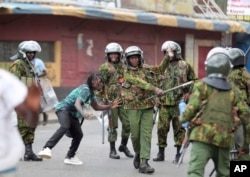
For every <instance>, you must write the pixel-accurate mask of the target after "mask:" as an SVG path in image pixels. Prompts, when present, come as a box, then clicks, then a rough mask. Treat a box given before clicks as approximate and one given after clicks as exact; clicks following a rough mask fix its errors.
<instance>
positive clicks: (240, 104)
mask: <svg viewBox="0 0 250 177" xmlns="http://www.w3.org/2000/svg"><path fill="white" fill-rule="evenodd" d="M229 58H230V57H229V55H228V52H227V50H225V49H224V48H220V47H219V48H218V47H216V48H213V49H212V50H210V52H209V53H208V55H207V58H206V61H205V70H206V77H205V78H203V79H202V80H201V81H198V82H196V83H195V84H194V86H193V91H192V95H191V97H190V99H189V102H188V105H187V107H186V109H185V111H184V112H183V114H182V117H181V120H180V122H181V123H183V122H189V124H190V125H191V127H192V129H191V132H190V135H189V139H190V141H191V142H192V149H191V154H190V161H189V167H188V176H189V177H191V176H192V177H194V176H204V169H205V166H206V164H207V162H208V160H209V159H212V160H213V162H214V164H215V170H216V174H217V176H229V171H230V170H229V150H230V147H231V144H232V131H233V130H234V114H233V108H234V107H235V108H236V110H237V114H238V116H239V118H240V120H241V122H242V123H243V127H244V129H245V130H246V131H245V132H244V134H245V135H246V136H248V137H247V138H246V143H248V144H249V141H250V140H249V134H250V128H249V127H250V124H249V115H250V114H249V108H248V106H247V104H246V103H245V102H244V100H243V99H242V97H241V92H240V91H239V90H238V89H237V88H236V87H234V86H232V85H231V84H230V83H229V82H228V81H227V77H228V74H229V73H230V71H231V67H232V65H231V63H230V60H229Z"/></svg>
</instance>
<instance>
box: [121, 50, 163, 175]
mask: <svg viewBox="0 0 250 177" xmlns="http://www.w3.org/2000/svg"><path fill="white" fill-rule="evenodd" d="M131 48H133V47H131ZM135 48H136V47H135ZM128 49H129V48H128ZM131 53H132V55H130V56H133V55H137V54H136V53H133V51H132V52H131ZM139 53H140V55H139V56H140V58H142V55H141V52H139ZM125 56H126V52H125ZM130 56H129V57H130ZM129 57H126V58H127V60H128V58H129ZM142 62H143V61H142V59H141V65H139V66H138V67H132V66H128V67H127V68H126V69H125V71H124V77H125V83H124V85H123V87H122V98H123V100H124V108H125V109H126V110H127V114H128V117H129V121H130V129H131V139H132V144H133V149H134V151H135V153H136V155H135V159H134V166H135V168H139V172H141V173H153V172H154V169H153V168H151V167H150V166H149V165H148V163H147V161H148V160H149V159H150V150H151V137H152V129H153V108H154V106H155V104H157V103H156V100H155V99H147V98H148V97H150V96H152V95H155V92H156V91H157V90H159V88H157V87H156V86H154V85H156V83H155V78H157V77H154V75H155V74H156V75H158V74H159V73H163V72H164V71H165V69H166V67H167V66H168V58H167V57H165V58H164V59H163V61H162V63H161V64H160V65H159V66H157V67H152V66H148V65H143V63H142ZM127 63H128V61H127ZM140 159H141V161H140ZM139 163H140V164H139ZM139 166H140V167H139Z"/></svg>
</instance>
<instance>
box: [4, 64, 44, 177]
mask: <svg viewBox="0 0 250 177" xmlns="http://www.w3.org/2000/svg"><path fill="white" fill-rule="evenodd" d="M39 107H40V92H39V89H38V88H37V87H36V86H35V85H33V86H31V87H30V88H29V90H28V89H27V87H26V86H25V85H24V84H23V83H22V82H21V81H20V80H19V79H18V78H17V77H16V76H14V75H13V74H11V73H10V72H8V71H6V70H4V69H0V113H1V114H0V140H1V141H0V177H14V176H15V175H16V169H17V165H18V162H19V160H20V158H22V157H23V154H24V149H25V148H24V144H23V141H22V138H21V136H20V133H19V131H18V129H17V127H16V120H15V119H17V117H16V114H15V113H14V111H16V112H18V113H19V114H21V115H23V118H24V119H25V121H26V122H27V123H28V124H29V126H31V127H35V126H36V125H37V123H38V117H39Z"/></svg>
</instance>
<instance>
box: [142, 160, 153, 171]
mask: <svg viewBox="0 0 250 177" xmlns="http://www.w3.org/2000/svg"><path fill="white" fill-rule="evenodd" d="M139 172H140V173H154V172H155V169H154V168H152V167H150V165H149V164H148V160H147V159H141V164H140V167H139Z"/></svg>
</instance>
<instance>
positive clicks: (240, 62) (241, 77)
mask: <svg viewBox="0 0 250 177" xmlns="http://www.w3.org/2000/svg"><path fill="white" fill-rule="evenodd" d="M228 52H229V55H230V60H231V63H232V64H233V69H232V71H231V72H230V74H229V77H228V79H229V81H230V83H232V84H234V85H235V86H236V87H238V88H239V89H240V91H241V94H242V96H243V98H244V100H245V102H246V103H247V105H248V106H250V74H249V73H248V71H247V70H246V68H245V66H246V56H245V54H244V52H243V51H242V50H241V49H239V48H228ZM234 139H235V146H236V147H235V148H237V149H238V151H239V157H238V160H250V156H249V152H243V151H241V148H240V147H242V146H243V143H244V137H243V129H242V126H240V127H239V128H238V129H237V130H236V132H235V138H234Z"/></svg>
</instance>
